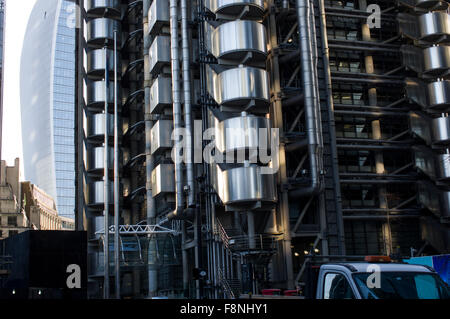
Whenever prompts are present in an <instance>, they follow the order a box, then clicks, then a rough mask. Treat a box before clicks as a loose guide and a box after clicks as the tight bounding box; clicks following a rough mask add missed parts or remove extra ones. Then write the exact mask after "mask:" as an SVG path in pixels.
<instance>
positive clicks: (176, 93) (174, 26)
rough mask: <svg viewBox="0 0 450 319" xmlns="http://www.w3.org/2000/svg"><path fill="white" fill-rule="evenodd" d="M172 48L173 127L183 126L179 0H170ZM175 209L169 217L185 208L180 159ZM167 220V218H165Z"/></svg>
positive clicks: (175, 143)
mask: <svg viewBox="0 0 450 319" xmlns="http://www.w3.org/2000/svg"><path fill="white" fill-rule="evenodd" d="M170 49H171V62H172V96H173V128H174V130H175V131H176V130H179V129H180V128H181V112H182V111H181V89H180V65H179V61H180V59H179V48H178V5H177V0H170ZM174 152H175V154H176V157H178V155H179V154H180V148H179V145H178V141H174ZM175 192H176V206H175V210H173V211H172V212H170V213H169V214H168V215H167V217H166V218H167V219H173V218H176V217H179V216H180V214H181V213H182V211H183V209H184V192H183V165H182V162H181V161H180V160H179V159H178V160H176V163H175ZM163 221H165V220H163Z"/></svg>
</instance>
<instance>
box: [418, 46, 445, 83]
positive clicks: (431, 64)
mask: <svg viewBox="0 0 450 319" xmlns="http://www.w3.org/2000/svg"><path fill="white" fill-rule="evenodd" d="M423 61H424V73H425V74H426V75H428V76H433V77H443V76H445V75H448V74H449V73H450V46H434V47H430V48H426V49H424V50H423Z"/></svg>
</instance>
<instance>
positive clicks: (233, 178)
mask: <svg viewBox="0 0 450 319" xmlns="http://www.w3.org/2000/svg"><path fill="white" fill-rule="evenodd" d="M213 166H215V167H214V169H213V171H215V172H216V179H215V183H214V186H215V188H216V191H217V193H218V194H219V197H220V199H221V200H222V202H223V203H224V204H225V205H230V204H233V205H235V204H239V203H241V204H244V205H245V204H247V203H251V202H276V200H277V195H276V187H275V179H274V175H271V174H261V167H259V166H257V165H251V166H249V167H237V168H232V169H228V170H225V171H222V170H221V169H220V167H218V166H216V164H213Z"/></svg>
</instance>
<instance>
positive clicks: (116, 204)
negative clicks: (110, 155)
mask: <svg viewBox="0 0 450 319" xmlns="http://www.w3.org/2000/svg"><path fill="white" fill-rule="evenodd" d="M117 63H118V61H117V30H114V230H115V231H114V264H115V267H116V268H115V291H116V299H120V247H119V226H120V225H119V218H120V216H119V214H120V211H119V110H118V97H117V96H118V89H119V88H118V83H117V72H118V70H117Z"/></svg>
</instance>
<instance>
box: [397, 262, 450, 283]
mask: <svg viewBox="0 0 450 319" xmlns="http://www.w3.org/2000/svg"><path fill="white" fill-rule="evenodd" d="M404 262H406V263H408V264H413V265H426V266H430V267H433V268H434V270H436V272H437V273H438V274H439V276H440V277H441V278H442V280H444V281H445V282H446V283H447V285H450V255H438V256H424V257H413V258H410V259H405V260H404Z"/></svg>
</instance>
